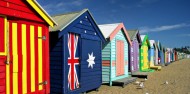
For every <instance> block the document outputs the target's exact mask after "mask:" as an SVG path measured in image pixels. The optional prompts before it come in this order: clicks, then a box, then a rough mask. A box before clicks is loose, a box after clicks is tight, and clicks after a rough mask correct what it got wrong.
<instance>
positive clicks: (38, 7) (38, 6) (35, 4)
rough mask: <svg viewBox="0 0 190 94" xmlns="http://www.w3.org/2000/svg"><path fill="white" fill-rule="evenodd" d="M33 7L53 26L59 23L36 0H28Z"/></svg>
mask: <svg viewBox="0 0 190 94" xmlns="http://www.w3.org/2000/svg"><path fill="white" fill-rule="evenodd" d="M26 1H27V2H28V4H29V5H30V6H32V8H34V10H35V11H36V12H37V13H38V14H39V15H40V16H41V17H42V18H43V19H44V20H45V21H46V22H47V23H48V24H49V25H50V26H51V27H53V26H54V25H57V23H56V22H55V21H54V20H53V19H52V18H51V17H50V16H49V14H48V13H47V12H46V11H45V10H44V9H43V8H42V7H41V6H40V4H39V3H38V2H37V1H36V0H26Z"/></svg>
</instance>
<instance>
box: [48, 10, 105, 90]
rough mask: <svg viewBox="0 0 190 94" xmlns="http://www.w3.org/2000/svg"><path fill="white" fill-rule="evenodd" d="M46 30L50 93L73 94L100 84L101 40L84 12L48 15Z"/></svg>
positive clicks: (88, 13) (89, 17)
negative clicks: (51, 24)
mask: <svg viewBox="0 0 190 94" xmlns="http://www.w3.org/2000/svg"><path fill="white" fill-rule="evenodd" d="M52 17H53V19H54V20H55V21H56V22H57V23H58V24H59V25H58V26H55V27H54V28H50V31H51V32H50V73H51V74H50V79H51V87H50V88H51V93H59V94H60V93H63V94H73V93H77V94H78V93H81V92H86V91H88V90H92V89H97V88H99V87H100V85H101V84H102V53H101V50H102V43H104V42H105V38H104V36H103V35H102V33H101V31H100V29H99V28H98V26H97V24H96V22H95V20H94V19H93V17H92V15H91V13H90V12H89V10H88V9H84V10H82V11H78V12H72V13H66V14H59V15H55V16H52Z"/></svg>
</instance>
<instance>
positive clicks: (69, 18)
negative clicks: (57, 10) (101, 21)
mask: <svg viewBox="0 0 190 94" xmlns="http://www.w3.org/2000/svg"><path fill="white" fill-rule="evenodd" d="M84 13H88V14H89V15H90V16H91V18H92V21H93V23H94V24H95V26H96V27H97V29H98V30H99V31H100V34H101V35H100V36H101V37H102V38H103V42H105V37H104V36H103V34H102V32H101V30H100V29H99V27H98V25H97V23H96V21H95V20H94V18H93V16H92V15H91V13H90V11H89V10H88V9H83V10H82V11H77V12H70V13H65V14H58V15H54V16H52V18H53V20H55V21H56V22H57V23H58V24H59V25H57V26H54V27H53V28H52V27H50V28H49V29H50V31H51V32H53V31H63V30H64V29H65V28H66V27H67V26H69V25H70V24H71V23H72V22H74V21H75V20H76V19H77V18H79V17H80V16H81V15H83V14H84Z"/></svg>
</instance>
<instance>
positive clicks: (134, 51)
mask: <svg viewBox="0 0 190 94" xmlns="http://www.w3.org/2000/svg"><path fill="white" fill-rule="evenodd" d="M127 32H128V34H129V37H130V39H131V42H132V45H131V49H130V54H129V59H130V60H129V61H130V62H129V72H135V71H139V63H140V60H139V52H140V51H139V47H140V46H141V43H142V41H141V38H140V33H139V31H138V30H127Z"/></svg>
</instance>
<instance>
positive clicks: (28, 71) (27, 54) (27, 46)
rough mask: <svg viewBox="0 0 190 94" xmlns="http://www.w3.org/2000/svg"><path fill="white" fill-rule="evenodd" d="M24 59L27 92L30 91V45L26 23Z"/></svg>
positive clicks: (28, 29)
mask: <svg viewBox="0 0 190 94" xmlns="http://www.w3.org/2000/svg"><path fill="white" fill-rule="evenodd" d="M26 48H27V49H26V56H27V58H26V61H27V92H31V67H30V64H31V58H30V57H31V55H30V53H31V50H30V49H31V46H30V25H26Z"/></svg>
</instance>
